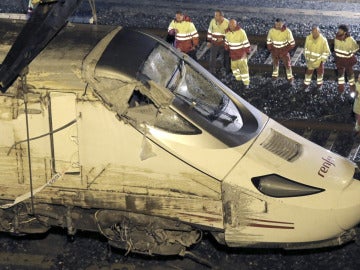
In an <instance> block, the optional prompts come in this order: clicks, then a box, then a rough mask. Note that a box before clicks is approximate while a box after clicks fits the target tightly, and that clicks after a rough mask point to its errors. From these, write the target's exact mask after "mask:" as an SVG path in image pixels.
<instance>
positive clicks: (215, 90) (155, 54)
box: [140, 45, 243, 133]
mask: <svg viewBox="0 0 360 270" xmlns="http://www.w3.org/2000/svg"><path fill="white" fill-rule="evenodd" d="M140 73H141V74H145V75H146V76H147V77H148V78H150V79H151V80H153V81H155V82H157V83H158V84H160V85H161V86H163V87H166V88H168V89H169V90H171V91H172V92H173V93H174V95H175V96H176V97H177V99H178V100H180V101H181V102H182V103H184V104H186V105H187V106H188V108H189V109H191V110H192V111H194V112H196V113H197V114H198V115H200V116H201V117H202V118H203V119H205V121H206V122H207V123H210V124H211V125H212V126H216V127H217V128H220V129H221V130H226V131H227V132H231V133H235V132H237V131H239V130H240V129H241V128H242V126H243V122H242V118H241V115H240V113H239V110H238V108H237V106H236V105H235V104H234V103H233V102H232V101H231V100H230V98H229V97H228V96H226V95H225V94H224V93H223V91H222V90H221V89H220V88H219V87H218V86H217V85H216V84H214V83H212V82H211V81H209V80H208V79H206V78H205V77H204V76H203V75H202V74H200V73H198V72H197V71H196V70H195V69H193V68H192V67H191V66H190V65H188V64H186V63H185V61H184V60H183V59H180V58H179V57H178V56H176V55H175V54H174V53H173V52H172V51H171V50H169V49H167V48H165V47H164V46H161V45H159V46H157V47H156V48H155V49H154V50H153V51H152V52H151V54H150V56H149V57H148V58H147V60H146V61H145V63H144V65H143V66H142V69H141V70H140ZM189 116H190V117H191V115H189ZM195 118H196V117H195Z"/></svg>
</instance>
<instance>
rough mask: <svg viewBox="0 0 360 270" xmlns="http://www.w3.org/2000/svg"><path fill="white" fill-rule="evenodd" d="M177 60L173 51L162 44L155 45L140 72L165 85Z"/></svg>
mask: <svg viewBox="0 0 360 270" xmlns="http://www.w3.org/2000/svg"><path fill="white" fill-rule="evenodd" d="M178 62H179V58H178V57H177V56H176V55H175V54H174V53H172V52H171V51H169V50H168V49H167V48H165V47H163V46H157V47H156V48H155V49H154V50H153V51H152V53H151V54H150V56H149V57H148V58H147V60H146V61H145V63H144V65H143V68H142V70H141V73H142V74H146V76H147V77H149V78H150V79H151V80H153V81H155V82H156V83H158V84H159V85H161V86H163V87H166V85H167V83H168V81H169V80H170V78H171V77H172V75H173V73H174V71H175V69H176V67H177V64H178Z"/></svg>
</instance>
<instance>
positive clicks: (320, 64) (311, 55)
mask: <svg viewBox="0 0 360 270" xmlns="http://www.w3.org/2000/svg"><path fill="white" fill-rule="evenodd" d="M329 55H330V48H329V44H328V42H327V40H326V38H325V37H324V36H323V35H322V34H321V33H320V29H319V27H318V26H317V25H314V26H313V27H312V29H311V34H310V35H308V36H307V37H306V40H305V60H306V73H305V80H304V89H305V92H308V91H309V85H310V82H311V77H312V74H313V72H314V70H315V69H316V70H317V80H316V84H317V88H318V89H321V88H322V85H323V82H324V81H323V77H324V62H326V60H327V59H328V57H329Z"/></svg>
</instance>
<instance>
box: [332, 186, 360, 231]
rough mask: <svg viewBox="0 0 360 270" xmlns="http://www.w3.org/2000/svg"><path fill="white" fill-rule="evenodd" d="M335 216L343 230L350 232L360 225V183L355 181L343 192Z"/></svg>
mask: <svg viewBox="0 0 360 270" xmlns="http://www.w3.org/2000/svg"><path fill="white" fill-rule="evenodd" d="M335 215H336V222H337V224H338V225H339V226H340V227H341V228H342V229H343V230H349V229H351V228H353V227H355V226H356V225H357V224H359V223H360V181H358V180H355V181H353V183H352V184H351V185H350V186H348V187H347V188H346V189H345V190H344V191H343V192H342V194H341V196H340V199H339V201H338V204H337V208H336V209H335Z"/></svg>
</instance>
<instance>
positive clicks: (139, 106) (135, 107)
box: [125, 90, 201, 135]
mask: <svg viewBox="0 0 360 270" xmlns="http://www.w3.org/2000/svg"><path fill="white" fill-rule="evenodd" d="M128 104H129V109H128V112H127V113H126V116H125V117H126V118H127V119H128V120H129V121H130V123H132V124H133V125H134V126H136V127H137V128H141V127H142V125H141V124H146V125H149V126H152V127H155V128H158V129H162V130H165V131H167V132H170V133H174V134H181V135H194V134H200V133H201V130H199V129H198V128H197V127H195V126H194V125H192V124H191V123H190V122H188V121H187V120H186V119H184V118H183V117H182V116H181V115H179V114H178V113H176V112H174V111H173V110H171V109H170V108H161V110H159V109H157V108H156V106H155V105H154V103H153V102H152V101H151V99H149V98H148V97H147V96H146V95H144V94H142V93H141V92H140V91H138V90H135V91H134V92H133V94H132V95H131V97H130V99H129V101H128Z"/></svg>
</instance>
